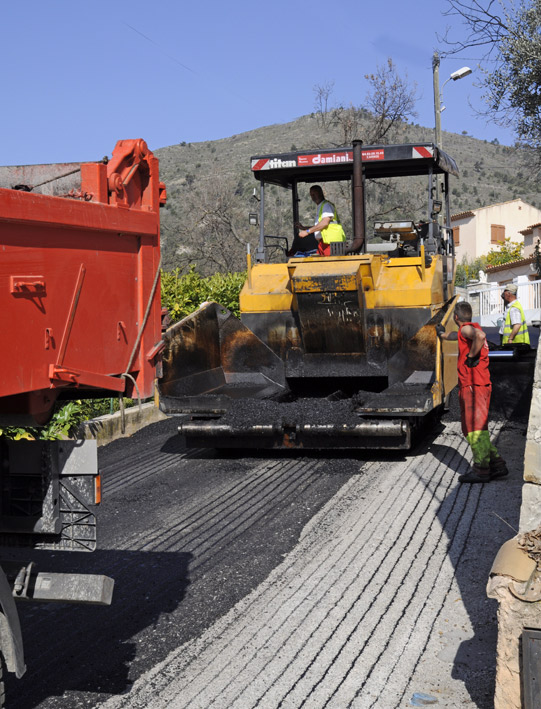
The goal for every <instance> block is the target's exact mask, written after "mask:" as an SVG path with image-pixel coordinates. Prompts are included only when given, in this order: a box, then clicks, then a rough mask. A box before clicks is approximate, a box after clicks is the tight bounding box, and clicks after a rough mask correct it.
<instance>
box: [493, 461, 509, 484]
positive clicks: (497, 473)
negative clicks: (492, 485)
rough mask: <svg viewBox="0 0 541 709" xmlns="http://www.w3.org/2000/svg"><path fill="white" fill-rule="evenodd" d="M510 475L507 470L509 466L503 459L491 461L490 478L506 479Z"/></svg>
mask: <svg viewBox="0 0 541 709" xmlns="http://www.w3.org/2000/svg"><path fill="white" fill-rule="evenodd" d="M508 474H509V470H507V465H506V464H505V460H504V459H503V458H496V459H495V460H491V461H490V477H491V479H492V480H494V478H504V477H505V476H506V475H508Z"/></svg>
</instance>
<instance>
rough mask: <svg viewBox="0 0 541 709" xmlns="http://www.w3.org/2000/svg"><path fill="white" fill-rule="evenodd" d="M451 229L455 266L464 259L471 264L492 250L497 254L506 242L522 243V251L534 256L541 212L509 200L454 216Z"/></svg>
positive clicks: (531, 206)
mask: <svg viewBox="0 0 541 709" xmlns="http://www.w3.org/2000/svg"><path fill="white" fill-rule="evenodd" d="M451 226H452V229H453V241H454V244H455V254H456V259H457V263H461V261H462V260H463V258H464V257H466V258H467V259H468V261H472V260H473V259H475V258H478V257H479V256H485V255H486V254H488V252H489V251H491V250H496V251H497V250H498V248H499V246H500V245H501V244H503V243H504V241H505V239H507V238H509V239H511V241H518V242H521V243H524V247H525V249H526V248H528V249H531V253H532V254H533V249H534V246H535V241H536V234H537V232H538V231H539V230H540V227H541V209H537V207H534V206H533V205H531V204H528V203H527V202H525V201H524V200H523V199H520V198H519V199H512V200H510V201H509V202H500V203H498V204H489V205H487V206H486V207H476V208H475V209H470V210H468V211H465V212H460V213H458V214H453V215H452V216H451ZM529 229H532V232H531V234H530V233H529V232H528V230H529ZM525 232H528V233H525ZM524 255H525V256H526V251H525V252H524Z"/></svg>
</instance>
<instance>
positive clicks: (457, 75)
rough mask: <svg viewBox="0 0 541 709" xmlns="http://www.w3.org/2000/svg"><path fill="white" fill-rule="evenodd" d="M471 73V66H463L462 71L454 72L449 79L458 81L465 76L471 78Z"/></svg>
mask: <svg viewBox="0 0 541 709" xmlns="http://www.w3.org/2000/svg"><path fill="white" fill-rule="evenodd" d="M471 73H472V70H471V69H470V67H469V66H463V67H462V69H457V70H456V71H454V72H453V73H452V74H451V76H450V77H449V78H450V79H452V80H453V81H457V80H458V79H463V78H464V77H465V76H469V74H471Z"/></svg>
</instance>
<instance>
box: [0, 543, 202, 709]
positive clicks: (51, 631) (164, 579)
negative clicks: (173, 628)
mask: <svg viewBox="0 0 541 709" xmlns="http://www.w3.org/2000/svg"><path fill="white" fill-rule="evenodd" d="M40 556H41V555H40V554H34V558H35V559H36V561H37V565H38V567H39V568H40V569H41V570H47V571H51V572H52V571H57V572H62V571H71V572H76V573H98V574H105V575H108V576H111V577H112V578H114V580H115V590H114V595H113V603H112V605H111V606H109V607H97V606H76V605H68V604H60V605H58V604H56V605H52V604H35V603H26V604H24V605H23V604H19V606H18V608H19V613H20V616H21V625H22V632H23V638H24V642H25V656H26V657H25V659H26V664H27V667H28V670H27V672H26V675H25V676H24V677H23V678H22V679H21V680H16V679H15V678H14V676H12V675H10V676H9V677H8V683H7V684H8V686H7V694H8V697H9V700H8V701H9V706H10V707H12V709H16V708H20V709H23V708H24V709H30V708H31V707H35V706H37V705H38V704H39V703H40V702H41V701H43V700H44V699H46V698H47V697H52V696H62V695H63V694H64V693H65V692H66V691H68V690H77V691H88V692H92V693H93V696H94V697H95V698H96V699H97V696H98V697H99V695H100V694H102V695H110V694H122V693H124V692H126V691H127V690H128V689H129V688H130V687H131V684H132V680H130V671H131V670H133V662H134V658H135V657H136V648H137V643H138V640H137V635H138V634H139V633H140V632H141V631H142V630H144V629H148V628H152V626H153V625H154V626H156V624H157V621H158V620H160V619H161V620H162V621H163V616H166V615H167V614H169V613H172V612H173V611H174V610H175V609H176V608H177V607H178V606H179V604H180V603H182V600H183V598H184V595H185V592H186V588H187V587H188V585H189V583H190V581H189V564H190V559H191V554H188V553H156V552H148V553H146V552H134V551H96V552H94V553H93V554H69V555H64V556H62V555H61V554H58V555H54V558H51V555H47V556H46V557H45V556H43V558H42V559H40ZM67 557H69V558H67ZM73 557H76V559H75V560H74V558H73ZM137 652H138V654H139V655H140V654H143V655H144V654H145V653H144V652H143V653H141V649H140V648H138V649H137ZM149 652H152V648H148V650H147V653H149ZM59 668H60V671H59ZM96 695H97V696H96ZM104 698H105V696H104ZM64 706H65V705H64ZM81 706H85V704H84V703H81ZM92 706H94V704H92Z"/></svg>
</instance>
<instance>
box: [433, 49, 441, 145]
mask: <svg viewBox="0 0 541 709" xmlns="http://www.w3.org/2000/svg"><path fill="white" fill-rule="evenodd" d="M432 75H433V79H434V117H435V123H434V126H435V128H434V138H435V143H436V146H437V147H438V148H441V94H440V55H439V54H438V53H437V52H434V56H433V57H432Z"/></svg>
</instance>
